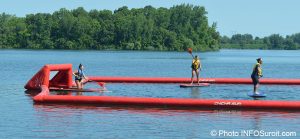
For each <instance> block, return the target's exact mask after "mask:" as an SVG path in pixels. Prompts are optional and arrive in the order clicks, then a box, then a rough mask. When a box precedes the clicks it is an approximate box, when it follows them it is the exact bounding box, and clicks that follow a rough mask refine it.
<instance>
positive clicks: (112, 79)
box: [89, 76, 300, 85]
mask: <svg viewBox="0 0 300 139" xmlns="http://www.w3.org/2000/svg"><path fill="white" fill-rule="evenodd" d="M89 79H91V80H93V81H97V82H110V83H190V82H191V78H167V77H105V76H91V77H89ZM195 82H196V79H195ZM200 82H202V83H213V84H252V80H251V78H250V77H249V78H201V79H200ZM260 84H277V85H300V79H261V80H260Z"/></svg>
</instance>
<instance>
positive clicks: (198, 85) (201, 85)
mask: <svg viewBox="0 0 300 139" xmlns="http://www.w3.org/2000/svg"><path fill="white" fill-rule="evenodd" d="M209 85H210V84H209V83H200V84H197V83H195V84H180V85H179V86H180V87H205V86H209Z"/></svg>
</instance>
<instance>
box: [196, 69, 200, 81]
mask: <svg viewBox="0 0 300 139" xmlns="http://www.w3.org/2000/svg"><path fill="white" fill-rule="evenodd" d="M196 75H197V83H198V84H199V83H200V80H199V70H196Z"/></svg>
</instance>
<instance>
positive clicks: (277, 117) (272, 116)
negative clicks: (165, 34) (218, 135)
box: [33, 104, 300, 138]
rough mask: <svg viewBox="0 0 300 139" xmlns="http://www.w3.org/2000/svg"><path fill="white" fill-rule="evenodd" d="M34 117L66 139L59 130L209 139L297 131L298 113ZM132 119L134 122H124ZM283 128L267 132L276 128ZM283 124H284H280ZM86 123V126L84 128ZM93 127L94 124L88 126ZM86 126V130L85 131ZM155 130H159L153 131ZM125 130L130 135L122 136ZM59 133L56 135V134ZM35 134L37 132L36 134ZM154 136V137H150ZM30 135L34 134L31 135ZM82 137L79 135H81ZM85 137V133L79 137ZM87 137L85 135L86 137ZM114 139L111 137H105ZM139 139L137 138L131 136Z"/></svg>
mask: <svg viewBox="0 0 300 139" xmlns="http://www.w3.org/2000/svg"><path fill="white" fill-rule="evenodd" d="M34 110H35V111H36V114H35V117H39V118H38V119H39V120H38V123H39V125H40V126H41V127H56V128H55V129H53V128H50V129H49V128H46V129H40V130H44V132H49V133H53V132H55V134H56V135H57V136H64V137H70V134H71V133H72V134H75V135H76V134H78V133H76V132H72V131H66V130H64V131H63V130H60V129H62V128H67V129H69V130H71V129H70V128H69V127H77V126H78V127H80V128H81V129H91V128H96V129H93V131H95V132H96V133H98V134H102V133H103V132H110V133H111V131H114V133H123V134H124V137H129V136H130V135H128V134H130V133H131V131H132V130H137V131H139V134H143V136H144V135H145V136H148V137H154V138H155V137H162V136H165V137H169V136H172V137H179V138H182V137H193V138H200V137H206V138H210V135H209V131H210V130H213V129H216V130H228V131H230V130H242V129H243V130H271V131H272V130H273V129H276V130H279V131H281V130H285V129H293V131H299V128H296V127H298V125H296V124H299V122H297V123H293V122H294V121H298V119H299V118H300V114H299V113H298V112H263V111H236V110H233V111H224V110H213V111H212V110H176V109H162V108H141V107H139V108H129V107H126V108H124V107H93V106H74V105H55V104H51V105H34ZM132 118H134V119H135V120H134V121H132V120H131V121H127V120H129V119H132ZM269 120H272V121H274V122H276V123H277V125H278V124H280V125H284V127H283V126H277V127H273V128H270V127H269V126H274V125H276V124H275V123H274V122H269ZM282 121H286V122H282ZM85 123H86V124H85ZM89 123H94V124H89ZM87 126H89V127H87ZM157 128H159V130H158V129H157ZM123 130H129V132H130V133H124V131H123ZM57 131H60V132H57ZM37 132H39V131H37ZM154 133H155V134H154ZM33 134H34V133H33ZM81 134H82V132H81ZM83 134H85V133H83ZM86 134H87V133H86ZM105 135H106V137H107V138H114V135H115V134H105ZM135 137H141V136H135Z"/></svg>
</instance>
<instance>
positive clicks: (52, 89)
mask: <svg viewBox="0 0 300 139" xmlns="http://www.w3.org/2000/svg"><path fill="white" fill-rule="evenodd" d="M49 90H51V91H73V92H106V91H107V90H104V89H97V88H94V89H77V88H58V87H50V88H49Z"/></svg>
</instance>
